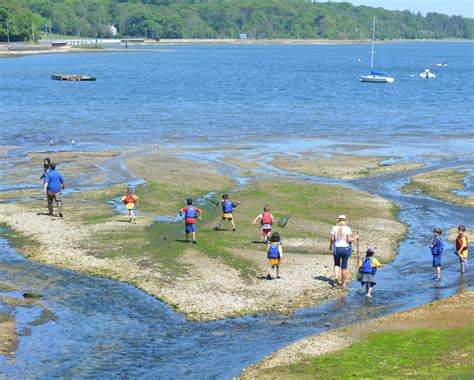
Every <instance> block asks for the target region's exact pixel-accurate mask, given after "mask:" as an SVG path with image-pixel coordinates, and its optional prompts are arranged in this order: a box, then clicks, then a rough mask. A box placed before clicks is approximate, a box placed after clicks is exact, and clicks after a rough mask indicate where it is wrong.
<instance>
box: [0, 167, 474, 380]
mask: <svg viewBox="0 0 474 380" xmlns="http://www.w3.org/2000/svg"><path fill="white" fill-rule="evenodd" d="M406 176H407V173H399V174H393V173H392V174H389V175H381V176H376V177H374V178H369V179H363V180H358V181H352V182H350V183H349V184H350V185H352V186H354V187H357V188H359V189H362V190H365V191H369V192H372V193H375V194H377V195H380V196H383V197H385V198H388V199H390V200H392V201H395V202H396V203H398V204H399V205H400V206H401V212H400V219H401V220H402V221H403V222H405V223H407V224H408V226H409V231H408V235H407V238H406V239H405V240H404V241H403V242H402V243H401V244H400V246H399V250H398V255H397V257H396V258H395V260H394V261H393V262H391V263H390V264H389V265H387V266H386V267H385V268H382V269H381V270H380V271H379V273H378V275H377V276H378V283H377V286H376V288H375V291H374V298H373V299H372V300H366V299H365V297H364V295H363V292H362V291H361V289H360V285H359V284H358V283H356V282H354V283H352V284H351V286H350V289H349V290H348V291H347V293H341V296H340V297H339V298H337V299H335V300H332V301H330V302H328V303H325V304H322V305H320V306H317V307H313V308H309V309H305V310H299V311H297V312H296V313H294V314H292V315H288V316H281V315H271V314H261V315H256V316H245V317H241V318H229V319H226V320H222V321H214V322H207V323H200V322H190V321H187V320H186V319H185V318H184V317H183V316H181V315H179V314H177V313H175V312H174V311H173V310H172V308H171V307H169V306H168V305H166V304H164V303H163V302H161V301H159V300H157V299H155V298H153V297H150V296H148V295H147V294H145V293H143V292H141V291H140V290H138V289H136V288H134V287H132V286H129V285H127V284H122V283H117V282H114V281H109V280H105V279H100V278H95V277H90V276H86V275H81V274H77V273H74V272H70V271H67V270H61V269H56V268H52V267H48V266H45V265H42V264H38V263H35V262H32V261H30V260H27V259H25V258H23V257H22V256H20V255H19V254H18V253H16V252H15V250H14V249H13V248H12V247H11V246H10V244H9V242H8V241H7V240H5V239H0V278H1V281H2V282H5V283H7V284H11V285H13V286H14V287H15V288H17V289H19V290H18V291H13V292H3V293H0V295H2V296H8V297H14V298H21V297H22V294H23V292H25V291H34V292H39V293H41V294H43V295H44V297H43V298H41V299H40V300H38V303H36V304H34V305H32V306H29V307H18V306H17V307H12V306H8V305H7V304H5V303H1V304H0V312H8V313H13V314H14V316H15V320H16V328H17V332H18V334H19V335H20V338H19V345H18V348H17V350H16V352H14V353H13V354H12V355H11V356H3V357H2V356H0V368H1V372H2V373H3V374H4V375H5V378H7V379H16V378H26V379H30V378H61V377H69V378H71V377H72V378H100V377H104V376H105V377H106V378H118V377H119V378H216V379H229V378H231V377H233V376H235V375H237V374H239V373H240V372H241V370H242V369H243V368H245V367H247V366H249V365H251V364H253V363H255V362H256V361H258V360H259V359H261V358H262V357H264V356H265V355H268V354H269V353H271V352H273V351H275V350H277V349H279V348H281V347H282V346H284V345H286V344H288V343H291V342H293V341H295V340H297V339H300V338H302V337H305V336H308V335H312V334H316V333H319V332H322V331H325V330H328V329H333V328H337V327H340V326H345V325H348V324H351V323H354V322H358V321H364V320H368V319H371V318H374V317H377V316H381V315H384V314H388V313H393V312H397V311H400V310H404V309H408V308H412V307H415V306H418V305H422V304H425V303H428V302H431V301H434V300H438V299H441V298H444V297H448V296H450V295H452V294H455V293H457V292H459V291H462V290H466V289H471V288H472V287H473V285H474V281H473V276H472V273H469V272H472V271H470V270H469V269H468V272H467V273H466V274H465V275H464V276H461V275H460V273H459V265H458V259H457V257H456V256H455V255H454V247H453V244H452V243H450V242H446V243H445V253H444V257H443V273H442V280H441V281H440V282H436V281H435V280H433V270H432V268H431V257H430V255H429V251H428V250H427V245H428V244H429V241H428V240H427V239H426V236H425V235H426V233H425V231H427V230H428V231H431V229H432V227H433V226H434V224H436V226H438V225H439V226H440V227H441V228H443V230H445V231H448V229H449V228H450V227H452V226H454V225H457V224H459V223H460V222H461V221H462V222H464V223H466V224H469V223H471V224H472V210H470V209H468V208H464V207H460V206H454V205H450V204H447V203H444V202H441V201H436V200H433V199H429V198H424V197H421V196H412V195H403V194H400V193H399V192H398V191H397V189H398V187H399V186H400V184H401V183H402V182H403V181H405V180H406ZM307 179H308V180H310V178H307ZM420 231H423V236H421V235H420ZM314 276H315V281H318V274H317V273H315V274H314Z"/></svg>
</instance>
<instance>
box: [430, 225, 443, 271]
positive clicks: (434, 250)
mask: <svg viewBox="0 0 474 380" xmlns="http://www.w3.org/2000/svg"><path fill="white" fill-rule="evenodd" d="M433 233H434V236H433V241H432V242H431V244H430V249H431V254H432V255H433V268H435V271H436V279H437V280H439V279H440V278H441V254H442V253H443V239H442V238H441V234H442V233H443V231H442V230H441V228H439V227H437V228H435V229H434V230H433Z"/></svg>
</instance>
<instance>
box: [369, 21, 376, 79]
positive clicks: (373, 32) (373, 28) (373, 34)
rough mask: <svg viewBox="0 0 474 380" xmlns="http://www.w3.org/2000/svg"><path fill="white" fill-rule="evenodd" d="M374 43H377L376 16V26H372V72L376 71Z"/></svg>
mask: <svg viewBox="0 0 474 380" xmlns="http://www.w3.org/2000/svg"><path fill="white" fill-rule="evenodd" d="M374 43H375V16H374V24H373V25H372V52H371V56H372V59H371V60H370V71H372V70H373V69H374V53H375V51H374Z"/></svg>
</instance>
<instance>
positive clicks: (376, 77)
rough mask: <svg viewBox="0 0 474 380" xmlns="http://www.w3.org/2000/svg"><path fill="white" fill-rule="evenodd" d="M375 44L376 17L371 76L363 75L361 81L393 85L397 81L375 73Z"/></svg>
mask: <svg viewBox="0 0 474 380" xmlns="http://www.w3.org/2000/svg"><path fill="white" fill-rule="evenodd" d="M374 43H375V17H374V24H373V26H372V51H371V53H370V54H371V56H372V59H371V61H370V75H362V76H361V77H360V78H359V80H360V81H361V82H372V83H393V82H394V81H395V79H394V78H392V77H389V76H387V74H385V73H383V72H381V71H374V54H375V51H374Z"/></svg>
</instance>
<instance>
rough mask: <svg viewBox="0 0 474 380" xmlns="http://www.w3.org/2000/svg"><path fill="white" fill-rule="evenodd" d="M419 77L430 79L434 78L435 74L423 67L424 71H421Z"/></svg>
mask: <svg viewBox="0 0 474 380" xmlns="http://www.w3.org/2000/svg"><path fill="white" fill-rule="evenodd" d="M420 78H423V79H432V78H436V75H435V74H433V73H432V72H431V71H430V70H429V69H425V71H423V72H422V73H421V74H420Z"/></svg>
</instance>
